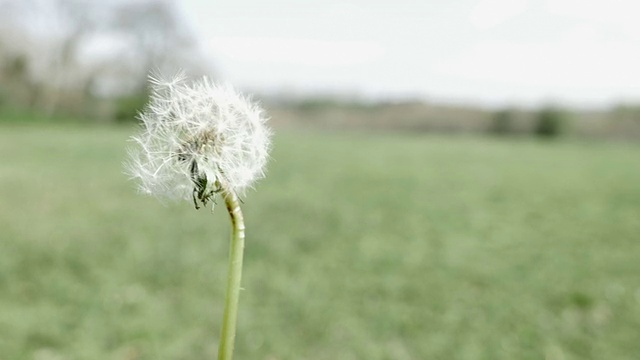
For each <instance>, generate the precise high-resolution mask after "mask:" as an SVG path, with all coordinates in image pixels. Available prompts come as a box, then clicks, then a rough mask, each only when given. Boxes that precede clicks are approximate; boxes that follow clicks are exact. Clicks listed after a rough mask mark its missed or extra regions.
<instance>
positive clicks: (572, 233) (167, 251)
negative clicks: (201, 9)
mask: <svg viewBox="0 0 640 360" xmlns="http://www.w3.org/2000/svg"><path fill="white" fill-rule="evenodd" d="M133 131H134V130H133V129H129V128H106V127H75V126H66V127H60V128H55V127H51V126H49V127H20V126H3V127H0V154H2V161H0V359H2V360H5V359H7V360H20V359H37V360H47V359H77V360H84V359H118V360H134V359H150V360H162V359H185V360H187V359H189V360H193V359H213V358H215V353H216V349H217V341H218V334H219V330H220V324H221V315H222V305H223V301H224V296H223V295H224V294H223V289H224V284H225V276H226V266H227V250H228V247H227V245H228V244H227V240H228V235H229V233H230V230H229V224H228V220H227V214H226V213H225V212H224V210H223V207H222V206H220V208H218V209H217V210H216V212H215V213H214V214H213V215H211V214H210V213H209V212H208V211H202V210H201V211H199V212H196V211H195V210H194V209H193V207H192V205H191V204H190V203H189V202H182V203H177V204H166V205H162V204H160V203H159V202H158V201H156V200H155V199H151V198H147V197H143V196H138V195H136V193H135V189H134V184H132V183H130V182H128V181H127V179H126V177H125V176H124V175H122V173H121V162H122V161H123V159H124V157H125V150H124V148H125V145H126V138H127V137H128V136H129V135H130V134H131V133H132V132H133ZM273 158H274V160H273V161H272V163H271V164H270V168H269V176H268V178H267V179H265V180H264V181H262V182H261V183H260V184H258V191H256V192H251V193H249V194H248V196H247V197H246V199H245V205H244V209H245V216H246V221H247V228H248V230H247V248H246V258H245V273H244V282H243V284H244V291H243V292H242V295H241V296H242V297H241V304H240V306H241V308H240V319H239V328H238V338H237V343H236V349H237V350H236V355H237V359H264V360H281V359H324V360H329V359H340V360H342V359H346V360H348V359H367V360H375V359H381V360H382V359H394V360H395V359H399V360H402V359H442V360H449V359H487V360H494V359H505V360H506V359H508V360H513V359H548V360H556V359H557V360H560V359H563V360H570V359H576V360H577V359H617V360H624V359H629V360H630V359H637V356H638V354H640V341H638V336H639V334H640V147H639V146H637V145H629V144H627V145H624V144H604V143H572V142H533V141H509V140H495V139H473V138H464V137H458V138H447V137H433V136H422V135H420V136H407V135H405V136H401V135H365V134H360V135H357V134H335V133H333V134H331V133H324V134H314V133H296V132H288V133H287V132H283V133H281V134H279V135H278V136H277V137H276V139H275V149H274V154H273Z"/></svg>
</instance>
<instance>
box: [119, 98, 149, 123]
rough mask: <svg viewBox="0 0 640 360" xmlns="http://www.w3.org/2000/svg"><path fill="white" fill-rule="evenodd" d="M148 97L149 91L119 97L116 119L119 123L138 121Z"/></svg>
mask: <svg viewBox="0 0 640 360" xmlns="http://www.w3.org/2000/svg"><path fill="white" fill-rule="evenodd" d="M148 99H149V95H148V94H147V93H142V94H139V95H134V96H128V97H122V98H119V99H117V100H116V101H115V107H116V109H115V114H114V120H115V121H116V122H118V123H130V122H138V118H137V117H138V113H139V112H140V111H142V110H143V109H144V107H145V105H146V103H147V100H148Z"/></svg>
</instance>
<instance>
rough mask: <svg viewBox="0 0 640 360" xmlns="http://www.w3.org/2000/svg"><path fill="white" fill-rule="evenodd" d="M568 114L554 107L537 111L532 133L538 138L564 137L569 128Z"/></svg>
mask: <svg viewBox="0 0 640 360" xmlns="http://www.w3.org/2000/svg"><path fill="white" fill-rule="evenodd" d="M568 122H569V114H568V113H567V112H566V111H564V110H562V109H560V108H559V107H556V106H547V107H545V108H543V109H541V110H539V111H538V113H537V115H536V123H535V127H534V130H533V133H534V134H535V135H537V136H540V137H545V138H554V137H559V136H561V135H564V134H565V133H566V132H567V130H568V126H569V123H568Z"/></svg>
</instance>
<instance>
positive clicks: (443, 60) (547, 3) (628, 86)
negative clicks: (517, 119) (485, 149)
mask: <svg viewBox="0 0 640 360" xmlns="http://www.w3.org/2000/svg"><path fill="white" fill-rule="evenodd" d="M184 7H185V12H186V13H187V15H188V16H189V17H190V18H192V19H193V20H194V26H195V28H196V29H198V31H199V32H200V33H201V35H202V37H203V40H204V43H205V45H206V47H207V48H208V51H209V52H210V54H211V55H212V58H213V60H214V61H215V66H216V68H217V69H218V73H219V75H220V76H221V77H222V78H223V79H225V80H227V81H229V82H231V83H232V84H234V85H236V86H238V87H242V88H249V89H254V90H259V91H278V92H283V91H284V92H289V93H309V92H322V93H339V94H351V95H358V96H364V97H393V98H399V97H405V96H410V97H420V98H424V99H427V100H437V101H454V102H465V101H471V102H474V103H478V104H484V105H535V104H540V103H545V102H549V101H555V102H563V103H568V104H573V105H590V106H599V105H608V104H613V103H617V102H620V101H640V21H639V20H638V14H639V13H640V12H639V11H640V3H638V2H637V0H449V1H418V0H416V1H410V0H387V1H375V0H340V1H338V0H325V1H321V2H320V1H317V2H310V1H300V0H279V1H278V0H272V1H258V0H217V1H207V0H187V1H184Z"/></svg>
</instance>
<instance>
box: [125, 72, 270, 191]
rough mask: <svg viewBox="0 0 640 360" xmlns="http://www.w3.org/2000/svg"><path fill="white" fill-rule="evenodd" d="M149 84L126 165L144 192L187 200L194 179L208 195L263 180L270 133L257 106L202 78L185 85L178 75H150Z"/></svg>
mask: <svg viewBox="0 0 640 360" xmlns="http://www.w3.org/2000/svg"><path fill="white" fill-rule="evenodd" d="M150 83H151V96H150V99H149V103H148V104H147V106H146V108H145V109H144V110H143V111H142V112H141V113H140V114H139V118H140V120H141V123H142V131H141V133H140V134H138V135H136V136H133V137H132V138H131V139H132V141H133V143H134V146H132V147H131V148H130V149H129V161H128V162H127V164H126V173H127V174H129V175H130V176H131V177H132V178H134V179H137V180H138V181H139V184H140V190H141V191H142V192H143V193H147V194H151V195H154V196H157V197H160V198H169V199H187V200H189V199H191V198H192V197H193V194H194V191H196V190H197V187H196V188H194V186H196V184H194V181H195V180H196V179H206V181H205V182H204V186H206V187H207V188H206V189H204V190H206V191H207V192H209V191H214V190H216V188H217V186H219V185H223V186H224V188H225V189H227V190H229V191H233V192H235V193H237V194H239V195H242V194H244V193H245V191H246V189H248V188H249V187H251V186H252V185H253V184H254V182H255V181H256V180H258V179H260V178H262V177H264V171H265V165H266V163H267V159H268V155H269V150H270V147H271V131H270V130H269V128H268V127H267V126H266V121H267V118H266V117H265V116H264V112H263V110H262V109H261V108H260V107H259V106H258V105H257V104H255V103H254V102H252V101H251V100H250V99H249V98H247V97H244V96H242V95H240V94H238V93H237V92H235V91H234V89H233V88H231V87H229V86H219V85H216V84H214V83H213V82H212V81H211V80H209V79H208V78H206V77H203V78H201V79H200V80H197V81H194V82H192V83H188V82H187V81H186V78H185V77H184V75H182V74H179V75H177V76H175V77H173V78H171V79H168V80H167V79H163V78H161V77H159V76H151V77H150ZM194 189H195V190H194Z"/></svg>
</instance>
